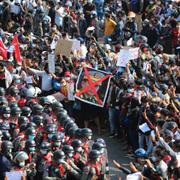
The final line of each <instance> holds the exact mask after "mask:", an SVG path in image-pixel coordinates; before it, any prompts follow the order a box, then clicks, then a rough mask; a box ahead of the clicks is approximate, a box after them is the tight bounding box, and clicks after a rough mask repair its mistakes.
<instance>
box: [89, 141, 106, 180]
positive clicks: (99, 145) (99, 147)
mask: <svg viewBox="0 0 180 180" xmlns="http://www.w3.org/2000/svg"><path fill="white" fill-rule="evenodd" d="M92 149H93V150H98V151H99V152H100V160H99V165H100V166H101V179H107V176H108V174H109V166H108V159H107V151H106V149H105V145H104V144H103V143H101V142H100V141H97V142H95V143H94V144H93V146H92Z"/></svg>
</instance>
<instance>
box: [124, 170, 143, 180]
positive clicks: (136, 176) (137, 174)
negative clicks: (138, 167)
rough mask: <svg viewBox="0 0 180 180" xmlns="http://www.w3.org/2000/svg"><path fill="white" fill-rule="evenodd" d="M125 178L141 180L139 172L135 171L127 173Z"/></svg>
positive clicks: (127, 179)
mask: <svg viewBox="0 0 180 180" xmlns="http://www.w3.org/2000/svg"><path fill="white" fill-rule="evenodd" d="M126 180H141V173H140V172H137V173H133V174H129V175H127V177H126Z"/></svg>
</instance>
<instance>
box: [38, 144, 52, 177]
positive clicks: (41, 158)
mask: <svg viewBox="0 0 180 180" xmlns="http://www.w3.org/2000/svg"><path fill="white" fill-rule="evenodd" d="M52 156H53V154H52V153H51V144H50V143H49V142H47V141H43V142H42V143H41V145H40V152H39V154H38V157H37V163H36V167H37V168H36V169H37V174H36V176H35V179H38V180H40V179H43V177H46V176H48V169H49V167H50V165H51V162H52Z"/></svg>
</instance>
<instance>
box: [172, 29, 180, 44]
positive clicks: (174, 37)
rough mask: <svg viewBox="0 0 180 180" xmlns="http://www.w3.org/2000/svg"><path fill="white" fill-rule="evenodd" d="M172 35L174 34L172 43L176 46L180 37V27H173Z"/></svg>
mask: <svg viewBox="0 0 180 180" xmlns="http://www.w3.org/2000/svg"><path fill="white" fill-rule="evenodd" d="M171 35H172V45H173V46H174V47H176V46H177V44H178V37H179V31H178V28H172V30H171Z"/></svg>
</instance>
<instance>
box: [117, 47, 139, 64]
mask: <svg viewBox="0 0 180 180" xmlns="http://www.w3.org/2000/svg"><path fill="white" fill-rule="evenodd" d="M138 55H139V48H129V47H125V48H123V49H121V50H120V52H119V54H118V61H117V64H116V65H117V66H120V67H126V64H127V63H128V62H129V60H133V59H137V58H138Z"/></svg>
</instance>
